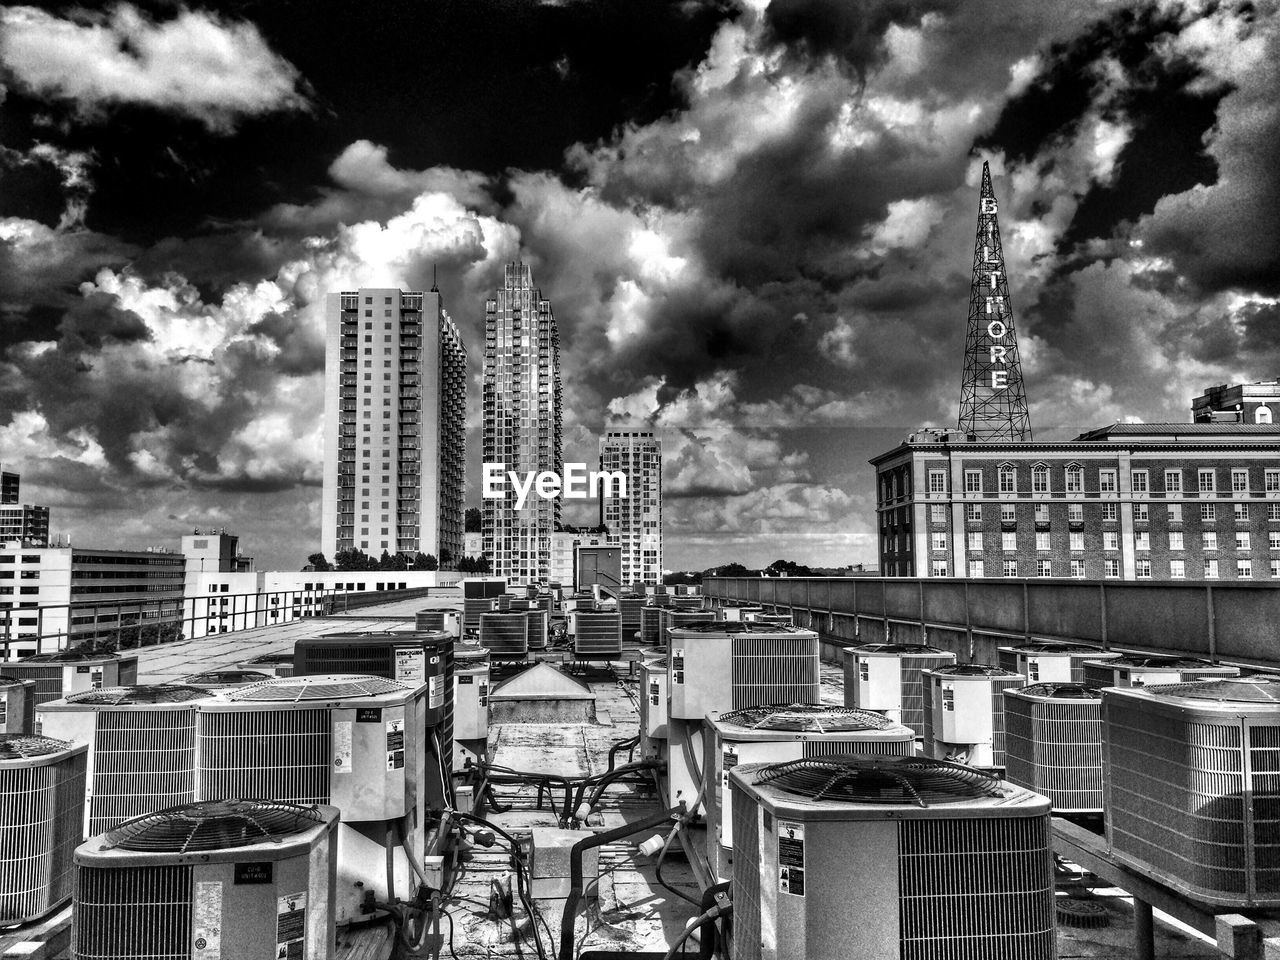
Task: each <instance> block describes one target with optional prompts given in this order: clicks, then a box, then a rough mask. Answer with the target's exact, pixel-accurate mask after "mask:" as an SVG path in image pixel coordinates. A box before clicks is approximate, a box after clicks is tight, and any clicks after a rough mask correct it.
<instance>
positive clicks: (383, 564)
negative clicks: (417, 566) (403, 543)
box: [375, 550, 396, 570]
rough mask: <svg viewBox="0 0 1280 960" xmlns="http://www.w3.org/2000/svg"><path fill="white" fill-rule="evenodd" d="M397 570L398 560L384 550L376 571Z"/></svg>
mask: <svg viewBox="0 0 1280 960" xmlns="http://www.w3.org/2000/svg"><path fill="white" fill-rule="evenodd" d="M395 568H396V558H395V557H393V556H391V554H389V553H387V551H385V550H383V551H382V556H381V557H379V558H378V566H377V567H376V568H375V569H377V570H394V569H395Z"/></svg>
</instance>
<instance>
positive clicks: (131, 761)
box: [89, 701, 196, 837]
mask: <svg viewBox="0 0 1280 960" xmlns="http://www.w3.org/2000/svg"><path fill="white" fill-rule="evenodd" d="M159 702H164V701H159ZM95 719H96V724H95V730H94V736H93V747H92V749H93V792H92V794H91V799H90V804H89V836H91V837H94V836H97V835H98V834H100V833H105V832H106V831H107V830H110V829H111V828H112V827H114V826H115V825H116V824H118V823H120V822H122V821H124V820H129V819H132V818H133V817H137V816H140V815H141V814H144V813H150V812H151V811H152V810H156V809H160V808H163V807H169V806H173V805H174V804H178V803H190V802H191V801H192V800H193V799H195V765H196V711H195V709H194V707H193V708H191V709H188V710H145V709H143V710H101V711H97V716H96V718H95Z"/></svg>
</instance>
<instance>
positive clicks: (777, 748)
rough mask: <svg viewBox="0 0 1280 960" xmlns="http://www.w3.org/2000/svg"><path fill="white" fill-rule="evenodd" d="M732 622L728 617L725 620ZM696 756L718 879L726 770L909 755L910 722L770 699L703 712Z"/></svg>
mask: <svg viewBox="0 0 1280 960" xmlns="http://www.w3.org/2000/svg"><path fill="white" fill-rule="evenodd" d="M730 622H732V621H730ZM707 727H708V730H707V735H706V736H704V737H703V741H702V742H703V747H704V748H705V750H706V753H705V754H704V756H703V760H702V770H703V776H705V777H706V784H707V785H706V788H705V790H704V793H703V799H704V801H705V803H706V805H707V862H708V864H710V866H711V868H712V869H713V870H714V871H715V872H716V875H717V876H718V877H719V878H720V879H721V880H727V879H729V878H730V877H732V876H733V810H732V803H731V802H730V795H729V786H728V783H729V771H730V770H732V769H733V768H734V767H736V766H737V765H738V764H740V763H781V762H784V761H787V760H800V759H802V758H807V757H826V756H834V755H849V754H858V755H863V756H871V755H874V756H892V757H910V756H912V755H913V754H914V753H915V749H916V735H915V731H914V730H912V729H911V728H910V727H904V726H903V725H902V724H900V723H895V722H894V721H892V720H890V719H889V718H888V717H885V716H882V715H881V714H878V713H872V712H871V711H870V710H854V709H851V708H849V707H836V706H828V705H826V704H807V703H793V704H786V705H784V704H774V705H771V706H764V707H748V708H747V709H746V710H734V711H731V712H727V713H718V712H716V711H714V710H713V711H711V712H710V713H708V714H707Z"/></svg>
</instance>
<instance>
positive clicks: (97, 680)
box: [89, 667, 102, 690]
mask: <svg viewBox="0 0 1280 960" xmlns="http://www.w3.org/2000/svg"><path fill="white" fill-rule="evenodd" d="M89 686H91V687H93V689H95V690H101V689H102V668H101V667H99V668H98V669H97V670H91V671H89Z"/></svg>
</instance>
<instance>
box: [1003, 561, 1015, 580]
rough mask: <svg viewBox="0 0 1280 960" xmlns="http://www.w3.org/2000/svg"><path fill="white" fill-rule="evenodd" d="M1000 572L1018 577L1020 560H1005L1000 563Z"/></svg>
mask: <svg viewBox="0 0 1280 960" xmlns="http://www.w3.org/2000/svg"><path fill="white" fill-rule="evenodd" d="M1000 572H1001V574H1002V575H1003V576H1006V577H1016V576H1017V575H1018V561H1017V560H1005V561H1003V562H1002V563H1001V565H1000Z"/></svg>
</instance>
